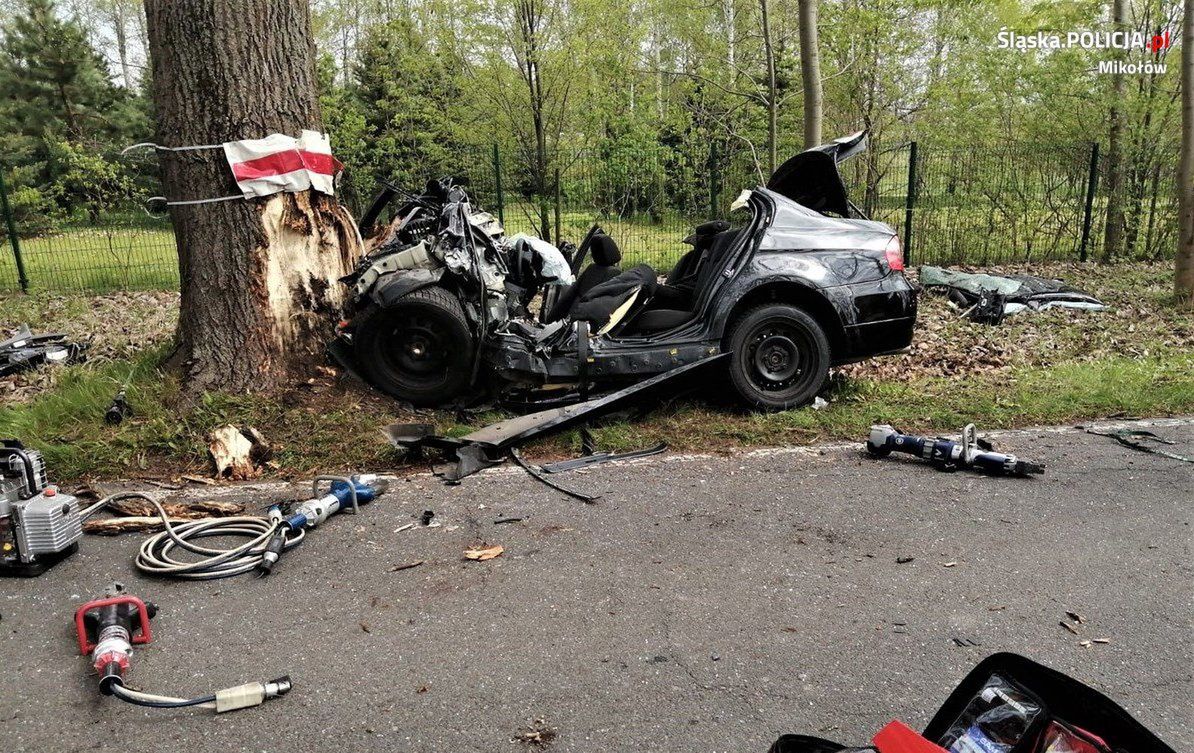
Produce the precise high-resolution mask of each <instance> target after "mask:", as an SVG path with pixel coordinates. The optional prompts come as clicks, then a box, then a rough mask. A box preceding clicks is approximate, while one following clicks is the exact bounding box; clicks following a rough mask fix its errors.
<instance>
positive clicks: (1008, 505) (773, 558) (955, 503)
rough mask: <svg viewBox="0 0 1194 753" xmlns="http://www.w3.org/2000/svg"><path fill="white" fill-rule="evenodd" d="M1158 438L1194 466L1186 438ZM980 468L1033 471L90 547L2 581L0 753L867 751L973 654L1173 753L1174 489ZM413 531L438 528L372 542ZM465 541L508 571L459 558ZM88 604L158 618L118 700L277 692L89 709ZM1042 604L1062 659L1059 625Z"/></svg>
mask: <svg viewBox="0 0 1194 753" xmlns="http://www.w3.org/2000/svg"><path fill="white" fill-rule="evenodd" d="M1156 431H1158V432H1160V433H1163V434H1166V435H1168V436H1170V437H1172V438H1175V439H1178V440H1179V444H1178V445H1177V446H1176V447H1175V448H1173V449H1175V451H1177V452H1184V453H1185V454H1194V421H1186V422H1178V423H1172V422H1171V423H1169V424H1167V425H1164V426H1162V427H1161V428H1157V429H1156ZM998 443H999V445H1000V447H1001V449H1008V450H1010V451H1012V452H1016V453H1018V454H1020V455H1022V456H1024V457H1027V458H1030V459H1039V460H1042V461H1044V462H1046V463H1047V464H1048V465H1049V468H1048V472H1047V475H1045V476H1043V477H1041V478H1039V479H1033V480H1028V481H1025V480H1010V479H993V478H985V477H979V476H976V475H972V474H968V473H955V474H944V473H939V472H936V471H933V470H931V469H930V468H928V467H927V466H924V465H921V464H918V463H915V462H911V461H902V460H888V461H874V460H869V459H867V458H865V457H863V455H862V454H861V453H860V452H859V451H858V450H857V449H853V448H841V447H837V448H823V449H820V450H812V451H791V450H788V451H771V452H762V453H753V454H750V455H746V456H740V457H732V458H709V457H697V458H692V457H688V458H682V457H667V456H664V457H663V458H662V459H657V460H654V461H650V462H639V463H637V464H632V465H622V466H605V467H602V468H600V469H593V470H590V471H588V472H585V473H583V474H576V473H574V474H569V475H568V476H567V478H566V480H567V482H568V483H570V484H572V485H574V486H576V487H580V488H584V489H586V490H589V491H599V492H600V493H602V494H603V495H604V496H603V499H602V500H601V502H600V503H599V504H596V505H591V506H586V505H583V504H581V503H579V502H576V501H575V500H572V499H569V498H566V497H563V496H561V495H559V494H556V493H554V492H552V491H550V490H548V489H546V488H544V487H543V486H541V485H539V484H536V483H534V482H532V481H531V480H530V479H529V478H528V477H526V476H525V475H524V474H522V473H521V472H517V471H513V470H508V469H499V470H497V471H490V472H487V473H485V474H482V475H481V476H477V477H473V478H470V479H467V480H465V482H464V483H463V484H462V485H461V486H458V487H444V486H441V485H440V484H439V483H438V482H437V481H436V480H435V479H433V478H431V477H429V476H426V475H422V476H416V477H412V478H409V479H407V480H404V481H399V482H397V483H396V485H395V487H396V488H395V489H394V490H393V491H392V493H391V494H389V495H388V496H387V497H385V498H383V499H382V500H380V501H378V502H377V503H375V504H373V505H371V506H369V507H367V508H366V509H365V510H364V511H363V514H362V515H361V516H360V517H359V518H356V519H351V518H346V517H340V518H337V519H333V520H332V521H329V522H328V523H327V524H325V525H324V526H323V527H322V528H320V529H318V530H316V531H315V532H314V533H313V534H311V536H310V537H309V539H308V541H307V542H306V543H304V544H303V545H302V546H301V547H300V548H299V549H297V550H295V551H294V552H292V553H289V554H287V555H285V556H284V558H283V560H282V562H281V564H280V565H279V567H278V569H277V571H276V572H275V574H274V575H273V576H272V577H271V578H270V579H268V580H264V581H262V580H255V579H252V578H238V579H235V580H226V581H221V582H214V583H180V582H170V581H151V580H145V579H143V578H141V577H139V576H138V575H137V574H135V572H134V571H133V569H132V566H131V557H132V555H133V552H134V550H135V548H136V546H137V545H138V543H139V541H140V536H139V535H137V534H132V535H126V536H123V537H120V538H108V539H103V538H95V537H89V538H88V539H87V540H85V541H84V542H83V546H82V550H81V551H80V553H79V554H78V555H76V556H75V557H73V558H72V559H70V560H68V561H67V562H65V563H63V564H62V565H60V566H59V567H58V568H57V569H55V570H53V571H51V572H50V573H49V574H47V575H44V576H42V577H41V578H38V579H36V580H30V581H5V582H3V583H2V584H0V589H2V591H3V597H2V598H0V614H2V620H0V636H2V638H0V667H3V677H4V681H5V682H4V685H5V689H4V691H3V693H2V697H0V720H2V722H0V749H2V750H4V751H12V752H14V753H15V752H16V751H46V750H55V751H69V750H94V749H101V750H120V751H141V750H146V751H148V750H155V751H156V750H161V751H167V750H171V751H179V750H185V751H189V752H190V753H201V752H205V751H221V752H223V751H283V750H294V751H299V750H302V751H315V750H345V751H355V750H377V751H382V750H385V751H503V750H526V749H528V748H529V746H528V744H527V743H525V742H521V741H515V740H514V739H513V738H515V737H516V736H517V735H518V734H519V732H520V730H524V729H526V728H529V727H533V726H536V725H537V726H538V728H539V729H541V730H545V731H546V737H552V736H553V735H554V740H553V741H552V743H551V745H550V748H549V749H550V750H552V751H629V750H644V751H686V752H688V751H742V752H751V753H755V752H758V753H761V752H762V751H765V750H766V749H767V746H768V745H769V744H770V743H771V742H772V741H773V740H774V739H775V737H776V736H778V735H779V734H780V733H783V732H804V733H810V734H818V735H822V736H826V737H831V738H835V739H840V740H842V741H844V742H849V743H853V744H864V743H865V742H866V741H868V740H869V737H870V735H871V734H872V733H873V732H874V731H875V730H876V729H878V727H879V726H881V725H882V724H883V723H885V722H886V721H888V720H890V719H893V718H899V719H903V720H905V721H907V722H908V723H910V724H912V725H913V726H920V725H923V724H924V723H925V722H926V721H927V720H928V719H929V717H930V716H931V715H932V713H933V711H934V710H935V709H936V708H937V706H938V705H939V704H940V702H941V701H942V700H943V699H944V698H945V696H946V694H947V693H948V692H949V690H950V689H951V688H952V687H953V686H954V685H955V684H956V682H957V681H958V680H960V679H961V677H962V676H963V675H964V674H965V672H966V671H967V670H968V669H969V668H970V667H972V666H973V665H974V664H975V663H976V662H978V661H979V660H980V659H981V658H983V657H984V656H986V655H987V654H989V653H992V652H995V651H998V650H1011V651H1016V652H1019V653H1023V654H1025V655H1028V656H1030V657H1032V658H1035V659H1037V660H1038V661H1041V662H1043V663H1046V664H1049V665H1051V666H1053V667H1055V668H1057V669H1060V670H1062V671H1064V672H1066V673H1068V674H1071V675H1073V676H1076V677H1077V678H1079V679H1081V680H1083V681H1085V682H1087V683H1090V684H1091V685H1093V686H1094V687H1096V688H1098V689H1100V690H1102V691H1103V692H1105V693H1106V694H1108V695H1110V696H1111V697H1113V698H1115V699H1116V700H1117V701H1119V702H1120V703H1121V704H1123V705H1124V706H1125V707H1126V708H1127V709H1128V710H1129V711H1131V713H1133V714H1134V715H1136V716H1137V717H1138V718H1139V719H1140V720H1141V721H1143V722H1144V723H1145V724H1146V725H1147V726H1149V727H1150V728H1152V729H1153V730H1154V731H1156V732H1157V733H1158V734H1160V735H1161V736H1162V737H1163V738H1165V739H1166V740H1167V742H1168V743H1169V744H1170V745H1172V746H1173V747H1174V748H1176V749H1178V750H1183V749H1185V750H1190V749H1192V748H1194V711H1192V708H1194V704H1192V703H1191V701H1192V699H1194V695H1192V693H1191V690H1192V686H1194V680H1192V671H1194V670H1192V668H1194V648H1192V643H1191V641H1192V639H1194V630H1192V625H1191V614H1192V612H1191V604H1192V601H1194V599H1192V596H1194V578H1192V573H1191V564H1192V563H1191V556H1190V554H1191V551H1190V545H1191V527H1190V523H1191V518H1192V512H1191V501H1192V499H1194V493H1192V492H1194V473H1192V471H1191V466H1189V465H1183V464H1181V463H1178V462H1176V461H1174V460H1170V459H1166V458H1163V457H1158V456H1154V455H1147V454H1144V453H1139V452H1134V451H1132V450H1129V449H1125V448H1122V447H1120V446H1119V445H1117V444H1116V443H1115V442H1113V441H1112V440H1110V439H1106V438H1103V437H1096V436H1090V435H1087V434H1084V433H1082V432H1080V431H1076V430H1069V431H1045V430H1041V431H1029V432H1017V433H1009V434H1005V435H1001V436H1000V437H999V439H998ZM202 493H206V490H203V492H202ZM236 493H237V494H241V495H244V494H247V493H253V494H255V496H256V499H255V500H254V501H260V502H261V503H264V502H266V501H268V500H269V499H274V498H278V497H285V496H286V495H285V493H284V492H282V493H279V491H278V489H277V488H273V489H266V490H261V491H257V492H251V490H243V489H242V490H238V491H237V492H236ZM423 509H434V510H435V512H436V519H437V520H439V521H441V522H442V526H441V527H439V528H430V529H420V530H407V531H403V532H400V533H394V529H395V528H397V527H398V526H400V525H401V524H403V523H405V522H408V521H410V520H413V519H414V518H415V517H416V516H417V515H418V513H419V512H421V511H422V510H423ZM502 516H521V517H523V520H522V521H521V522H519V523H507V524H494V520H495V519H497V518H499V517H502ZM480 542H485V543H489V544H501V545H503V546H504V547H505V553H504V554H503V555H502V556H500V557H498V558H496V559H494V560H491V561H489V562H466V561H464V560H462V557H461V554H462V552H463V550H464V549H466V548H467V547H469V546H470V545H473V544H476V543H480ZM905 557H912V558H914V559H913V560H912V561H911V562H907V563H905V564H897V562H896V560H897V558H905ZM418 560H423V561H424V564H422V565H421V566H419V567H416V568H412V569H407V570H399V571H392V568H394V567H395V566H396V565H401V564H404V563H410V562H414V561H418ZM949 563H956V564H954V565H952V566H949ZM113 580H120V581H122V582H124V583H125V584H126V585H127V586H128V587H129V589H130V590H131V591H132V592H134V593H137V594H139V595H142V596H144V597H145V598H147V599H151V600H153V601H156V602H157V603H158V604H159V605H160V606H161V613H160V614H159V615H158V617H157V619H156V620H155V621H154V638H155V640H154V642H153V644H152V645H150V646H147V647H145V648H144V649H139V650H138V651H137V652H136V655H135V656H134V657H133V666H132V668H131V673H130V678H131V680H132V681H133V683H134V684H136V685H139V686H140V687H142V688H143V689H145V690H149V691H153V692H166V693H175V694H199V693H201V692H207V691H209V690H214V689H217V688H221V687H226V686H230V685H234V684H238V683H241V682H247V681H250V680H265V679H270V678H272V677H275V676H277V675H280V674H283V673H286V672H289V673H290V674H291V675H292V676H293V678H294V681H295V684H296V687H295V690H294V691H293V692H292V693H291V694H290V695H288V696H286V697H284V698H282V699H279V700H273V701H269V702H268V703H266V704H265V705H263V706H260V707H257V708H254V709H248V710H242V711H237V712H234V713H230V714H224V715H220V716H215V715H214V714H212V712H209V711H202V710H189V711H188V710H182V711H154V710H144V709H140V708H136V707H133V706H128V705H125V704H122V703H119V702H118V701H116V700H114V699H111V698H104V697H101V696H100V695H99V694H98V693H97V692H96V690H95V688H94V676H91V675H89V670H88V665H87V661H86V660H85V659H84V658H83V657H81V656H79V655H78V653H77V648H76V647H75V645H74V637H73V629H72V627H71V625H70V621H71V614H72V612H73V610H74V608H75V607H76V606H77V605H78V604H80V603H82V602H83V601H85V600H87V599H88V598H90V597H92V596H94V595H96V594H98V593H99V592H101V591H102V590H103V588H104V586H105V585H106V584H107V583H109V582H111V581H113ZM1067 610H1070V611H1074V612H1077V613H1079V614H1081V615H1082V616H1083V617H1084V618H1085V620H1086V622H1085V624H1083V625H1082V626H1081V627H1080V630H1081V632H1082V635H1081V636H1076V635H1072V634H1071V633H1069V632H1067V631H1066V630H1064V629H1062V627H1061V626H1059V624H1058V622H1059V620H1061V619H1063V618H1064V616H1065V612H1066V611H1067ZM955 638H957V639H960V640H961V641H962V642H973V643H976V644H979V645H966V646H958V645H957V644H956V642H955V641H954V639H955ZM1083 638H1106V639H1109V640H1110V643H1106V644H1094V645H1092V646H1091V647H1089V648H1083V647H1082V646H1081V645H1079V641H1080V640H1081V639H1083ZM537 720H542V721H541V722H538V721H537Z"/></svg>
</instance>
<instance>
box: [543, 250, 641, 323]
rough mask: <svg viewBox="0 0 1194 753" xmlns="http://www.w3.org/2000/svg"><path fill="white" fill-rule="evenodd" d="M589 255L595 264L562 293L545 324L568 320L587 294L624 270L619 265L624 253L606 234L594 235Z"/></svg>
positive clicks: (586, 269)
mask: <svg viewBox="0 0 1194 753" xmlns="http://www.w3.org/2000/svg"><path fill="white" fill-rule="evenodd" d="M589 253H590V254H591V255H592V257H593V263H592V264H590V265H589V266H587V267H585V268H584V270H583V271H582V272H581V273H580V274H579V275H577V278H576V282H574V283H572V284H571V285H569V286H568V287H567V288H565V289H564V290H563V291H562V292H561V293H560V296H559V297H558V298H557V299H556V300H555V303H553V304H552V306H551V308H550V309H549V310H548V312H547V316H546V317H544V319H543V322H544V323H545V324H550V323H552V322H555V321H559V320H561V319H565V318H567V317H568V316H570V315H571V313H572V308H573V307H574V306H575V305H576V303H577V301H579V300H580V299H581V298H582V297H584V295H585V293H588V292H589V291H590V290H592V289H593V288H595V287H597V286H598V285H600V284H601V283H603V282H607V281H609V280H612V279H613V278H615V277H617V276H618V275H619V274H621V272H622V269H621V267H619V266H618V263H619V262H621V261H622V251H621V249H619V248H618V244H617V243H615V242H614V239H613V238H611V237H609V236H608V235H606V234H605V233H598V234H597V235H594V236H593V238H592V240H591V241H590V242H589Z"/></svg>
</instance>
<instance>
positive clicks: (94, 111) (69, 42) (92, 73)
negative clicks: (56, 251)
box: [0, 0, 148, 231]
mask: <svg viewBox="0 0 1194 753" xmlns="http://www.w3.org/2000/svg"><path fill="white" fill-rule="evenodd" d="M147 130H148V121H147V118H146V108H145V106H144V100H142V99H141V98H139V97H136V96H134V95H132V94H131V93H130V92H128V91H127V90H125V89H121V88H119V87H117V86H115V85H114V84H113V83H112V78H111V75H110V73H109V71H108V69H107V66H106V64H105V63H104V61H103V59H102V58H101V57H100V55H99V54H98V53H97V52H96V50H95V49H94V48H93V47H92V45H91V43H90V41H89V40H88V37H87V33H86V31H85V30H84V29H83V27H82V26H81V24H79V23H78V22H77V21H74V20H71V19H66V18H64V17H63V16H62V15H61V14H60V13H59V9H58V8H57V7H56V6H55V4H54V2H53V1H52V0H25V2H24V3H22V6H21V9H20V12H19V13H18V14H16V15H15V16H13V17H12V18H11V19H10V20H9V21H8V23H7V25H6V26H5V27H4V29H3V41H2V42H0V163H3V164H4V165H7V166H8V167H9V172H8V173H7V178H8V182H9V187H10V191H11V192H12V194H13V196H10V199H11V200H12V203H13V205H14V209H15V211H16V213H17V220H18V223H19V224H20V225H21V226H22V228H23V230H26V231H28V230H43V229H45V227H46V226H47V225H50V224H52V222H53V221H54V220H55V219H56V218H57V217H59V216H64V215H65V216H69V215H70V214H72V213H74V212H75V211H76V210H81V211H83V212H84V213H85V214H86V215H87V216H89V217H94V216H95V214H94V211H93V210H94V207H95V206H96V204H95V199H96V196H95V195H94V194H87V195H84V194H79V193H77V192H76V190H75V189H78V188H79V186H80V185H81V184H80V182H79V180H78V179H79V177H80V175H81V173H80V170H91V172H92V173H93V175H92V177H93V178H95V180H98V181H99V183H108V182H109V178H107V177H98V176H99V175H100V174H101V173H103V172H104V171H99V173H96V172H95V171H94V170H92V168H95V167H96V164H95V163H96V161H97V160H98V161H100V162H104V161H105V160H104V159H103V158H101V157H98V156H96V155H98V154H101V153H104V152H112V151H114V150H115V149H117V148H118V147H119V146H121V145H123V144H125V143H127V142H128V140H129V139H130V138H133V137H136V136H141V135H143V134H144V133H145V132H146V131H147ZM84 163H87V164H86V165H85V164H84ZM64 179H65V182H64ZM95 180H88V181H84V182H85V183H91V184H92V185H95ZM51 207H54V208H51ZM55 209H56V211H55ZM26 225H28V229H27V228H26V227H25V226H26Z"/></svg>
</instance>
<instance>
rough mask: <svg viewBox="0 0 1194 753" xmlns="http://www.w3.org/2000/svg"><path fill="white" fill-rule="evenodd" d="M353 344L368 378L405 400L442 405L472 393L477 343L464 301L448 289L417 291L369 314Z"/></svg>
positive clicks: (420, 404)
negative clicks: (462, 304) (459, 299)
mask: <svg viewBox="0 0 1194 753" xmlns="http://www.w3.org/2000/svg"><path fill="white" fill-rule="evenodd" d="M353 343H354V346H355V352H356V360H357V363H358V364H359V365H360V368H361V371H362V372H363V374H364V376H365V377H366V378H367V379H368V380H369V382H371V383H372V384H373V385H374V386H375V387H377V388H378V389H380V390H381V391H383V392H385V393H387V394H389V395H392V396H393V397H396V398H398V399H399V400H406V401H408V402H410V403H411V404H413V405H415V406H418V407H424V406H433V405H440V404H442V403H445V402H447V401H448V400H451V399H452V398H454V397H456V396H457V395H459V394H460V393H461V392H463V391H464V390H465V389H467V388H468V385H469V379H470V377H471V375H472V365H473V364H472V362H473V354H474V353H475V352H476V343H475V342H474V338H473V333H472V330H471V329H470V328H469V325H468V320H467V319H465V316H464V310H463V309H462V308H461V306H460V301H458V300H457V299H456V296H454V295H452V294H451V293H450V292H448V291H447V290H444V289H443V288H437V287H430V288H423V289H421V290H416V291H414V292H413V293H408V294H407V295H404V296H402V297H401V298H399V299H398V300H397V301H395V302H394V303H393V305H391V306H387V307H385V308H381V307H379V306H374V307H373V308H371V309H369V310H367V311H366V312H365V313H364V315H363V316H362V317H360V318H359V319H358V321H357V323H356V326H355V327H354V333H353Z"/></svg>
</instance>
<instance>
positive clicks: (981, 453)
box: [866, 424, 1045, 477]
mask: <svg viewBox="0 0 1194 753" xmlns="http://www.w3.org/2000/svg"><path fill="white" fill-rule="evenodd" d="M866 449H867V452H869V453H870V454H871V455H873V456H874V457H877V458H882V457H887V456H888V455H890V454H891V453H893V452H903V453H907V454H908V455H915V456H917V457H920V458H924V459H925V460H927V461H929V462H930V463H932V464H933V465H934V466H935V467H937V468H939V469H941V470H944V471H952V470H956V469H958V468H971V469H973V470H976V471H981V472H983V473H990V474H992V475H996V476H1021V477H1024V476H1028V475H1030V474H1034V473H1044V472H1045V466H1043V465H1039V464H1037V463H1030V462H1028V461H1026V460H1020V459H1018V458H1017V457H1016V456H1015V455H1006V454H1004V453H1002V452H995V451H994V449H993V448H992V447H991V445H990V443H988V442H986V441H984V440H980V439H979V438H978V431H977V430H976V429H975V428H974V424H966V428H964V429H962V438H961V440H954V439H946V438H944V437H936V438H934V439H929V438H928V437H918V436H914V435H912V434H901V433H900V432H899V431H897V430H895V429H894V428H892V427H890V426H887V425H886V424H883V425H879V426H872V427H871V436H870V437H869V438H868V439H867V442H866Z"/></svg>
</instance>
